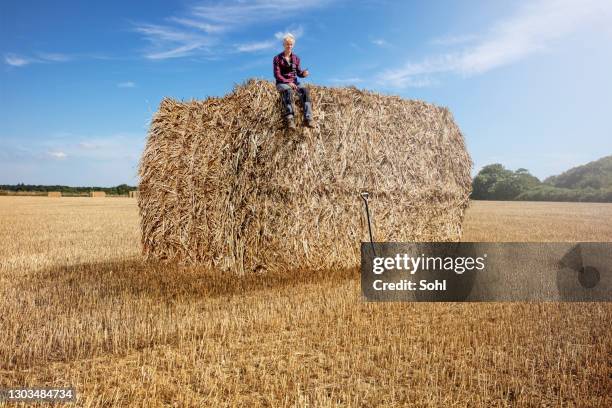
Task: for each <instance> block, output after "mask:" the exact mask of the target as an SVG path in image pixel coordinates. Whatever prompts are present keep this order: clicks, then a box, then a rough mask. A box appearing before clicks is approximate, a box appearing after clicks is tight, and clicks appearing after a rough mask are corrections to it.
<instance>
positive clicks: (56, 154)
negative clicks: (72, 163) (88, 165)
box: [47, 151, 68, 160]
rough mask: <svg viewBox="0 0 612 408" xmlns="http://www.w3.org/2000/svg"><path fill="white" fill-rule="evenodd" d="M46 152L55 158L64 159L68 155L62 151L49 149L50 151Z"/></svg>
mask: <svg viewBox="0 0 612 408" xmlns="http://www.w3.org/2000/svg"><path fill="white" fill-rule="evenodd" d="M47 154H48V155H49V157H51V158H52V159H56V160H64V159H65V158H66V157H68V155H67V154H66V153H65V152H62V151H51V152H47Z"/></svg>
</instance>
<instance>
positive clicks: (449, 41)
mask: <svg viewBox="0 0 612 408" xmlns="http://www.w3.org/2000/svg"><path fill="white" fill-rule="evenodd" d="M477 39H478V36H476V35H474V34H462V35H449V36H444V37H438V38H434V39H432V40H431V41H430V43H431V44H433V45H442V46H448V45H457V44H465V43H469V42H473V41H476V40H477Z"/></svg>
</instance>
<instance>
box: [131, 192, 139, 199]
mask: <svg viewBox="0 0 612 408" xmlns="http://www.w3.org/2000/svg"><path fill="white" fill-rule="evenodd" d="M130 198H138V191H130Z"/></svg>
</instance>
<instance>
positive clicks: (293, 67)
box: [272, 51, 304, 84]
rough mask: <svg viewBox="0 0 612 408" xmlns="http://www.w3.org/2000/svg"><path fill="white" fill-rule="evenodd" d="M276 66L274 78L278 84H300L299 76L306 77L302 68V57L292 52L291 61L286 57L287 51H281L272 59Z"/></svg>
mask: <svg viewBox="0 0 612 408" xmlns="http://www.w3.org/2000/svg"><path fill="white" fill-rule="evenodd" d="M272 65H273V67H274V78H276V83H277V84H289V83H291V82H293V83H296V84H299V82H298V80H297V78H298V77H300V78H304V71H303V70H302V69H301V68H300V57H298V56H297V55H295V54H294V53H291V62H290V63H289V62H287V60H286V59H285V52H284V51H283V52H281V53H280V54H278V55H277V56H275V57H274V60H273V61H272Z"/></svg>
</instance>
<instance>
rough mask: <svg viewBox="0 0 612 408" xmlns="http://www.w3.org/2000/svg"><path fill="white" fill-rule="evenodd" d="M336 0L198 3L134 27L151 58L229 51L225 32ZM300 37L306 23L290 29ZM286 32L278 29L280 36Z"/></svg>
mask: <svg viewBox="0 0 612 408" xmlns="http://www.w3.org/2000/svg"><path fill="white" fill-rule="evenodd" d="M332 1H333V0H272V1H264V0H255V1H250V2H246V1H243V0H231V1H225V2H219V3H213V4H209V3H202V2H200V3H197V4H195V5H193V6H191V7H190V8H188V9H187V10H186V11H185V12H183V13H182V14H181V15H175V16H170V17H167V18H166V19H165V20H164V22H163V23H162V24H151V23H135V24H134V30H135V31H136V32H138V33H140V34H142V35H143V37H144V39H145V40H146V41H147V42H149V44H150V47H149V48H148V49H146V50H145V52H144V56H145V57H147V58H149V59H167V58H179V57H187V56H193V55H207V56H211V55H215V54H218V53H223V52H227V50H226V49H224V48H221V47H220V45H219V44H221V43H222V41H221V39H222V38H224V36H226V35H228V34H230V33H233V32H239V31H243V30H245V29H246V28H248V27H249V26H251V25H253V24H259V23H262V22H271V21H282V20H286V19H289V18H292V17H294V16H295V15H297V14H298V13H300V12H304V11H307V10H310V9H315V8H318V7H322V6H324V5H326V4H328V3H331V2H332ZM290 31H291V32H292V33H293V35H295V36H296V37H299V36H300V35H302V33H303V28H302V27H296V28H294V29H293V30H290ZM284 34H285V32H277V33H276V34H275V36H274V38H276V39H278V38H279V36H280V38H282V36H283V35H284ZM274 45H275V42H274V41H273V40H272V39H271V38H268V39H258V40H254V41H249V42H245V43H241V44H237V45H235V46H234V48H233V50H232V52H255V51H261V50H267V49H270V48H272V47H273V46H274Z"/></svg>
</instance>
